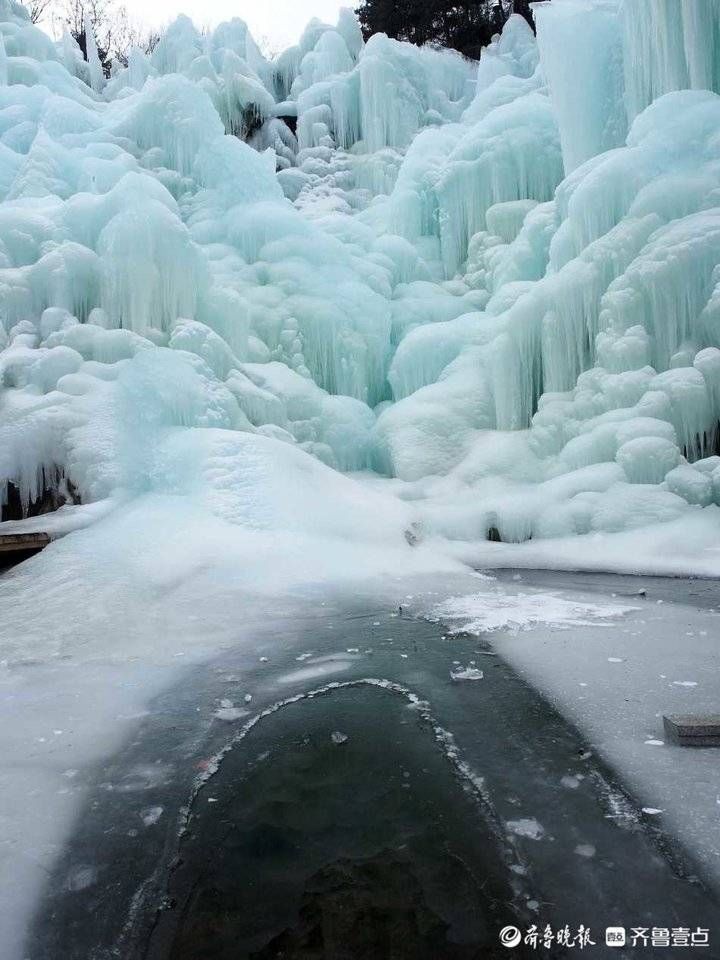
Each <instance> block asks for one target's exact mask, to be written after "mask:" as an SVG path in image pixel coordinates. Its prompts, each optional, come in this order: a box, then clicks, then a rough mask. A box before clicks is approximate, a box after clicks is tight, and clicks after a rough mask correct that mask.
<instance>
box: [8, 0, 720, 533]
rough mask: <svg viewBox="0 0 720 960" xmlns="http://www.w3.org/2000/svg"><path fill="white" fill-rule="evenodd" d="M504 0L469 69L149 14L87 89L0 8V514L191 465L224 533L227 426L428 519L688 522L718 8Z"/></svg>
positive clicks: (714, 178) (117, 489)
mask: <svg viewBox="0 0 720 960" xmlns="http://www.w3.org/2000/svg"><path fill="white" fill-rule="evenodd" d="M536 17H537V23H538V38H537V42H536V39H535V37H534V36H533V35H532V32H531V31H530V29H529V27H528V26H527V24H526V23H525V21H523V20H522V19H521V18H519V17H512V18H511V19H510V21H509V22H508V24H507V26H506V28H505V30H504V32H503V34H502V36H501V37H497V38H495V39H494V40H493V43H492V44H491V45H490V47H488V48H487V49H486V50H485V51H484V53H483V55H482V57H481V60H480V62H479V64H474V63H472V62H470V61H467V60H465V59H463V58H462V57H460V56H459V55H458V54H456V53H454V52H452V51H440V50H435V49H430V48H427V49H418V48H415V47H413V46H410V45H408V44H404V43H399V42H396V41H393V40H390V39H388V38H387V37H385V36H383V35H378V36H375V37H372V38H371V39H370V40H369V41H368V42H367V43H363V39H362V36H361V33H360V30H359V27H358V24H357V22H356V20H355V18H354V15H353V14H352V13H351V12H350V11H343V12H342V14H341V16H340V19H339V22H338V24H337V25H336V26H335V27H332V26H328V25H325V24H322V23H320V22H319V21H312V22H311V23H310V24H309V25H308V27H307V29H306V31H305V33H304V34H303V36H302V38H301V40H300V42H299V44H298V45H297V46H296V47H292V48H291V49H289V50H287V51H285V52H284V53H283V54H281V55H280V56H279V57H277V58H276V59H275V60H272V61H269V60H267V59H266V58H265V57H264V56H263V55H262V54H261V52H260V51H259V49H258V47H257V46H256V44H255V43H254V41H253V39H252V37H251V36H250V34H249V32H248V30H247V27H246V26H245V24H244V23H243V22H241V21H240V20H232V21H230V22H229V23H224V24H222V25H220V26H219V27H218V28H217V29H216V30H214V31H212V32H210V33H206V34H201V33H200V32H198V31H197V30H196V28H195V27H194V26H193V24H192V23H191V22H190V21H189V20H188V19H187V18H185V17H180V18H179V19H178V20H176V21H175V23H174V24H173V25H172V26H171V27H170V28H169V29H168V30H167V31H166V32H165V34H164V35H163V37H162V39H161V41H160V43H159V44H158V45H157V47H156V48H155V50H154V51H153V52H152V54H150V55H146V54H144V53H143V52H142V51H140V50H132V51H131V53H130V56H129V62H128V66H127V67H126V68H120V67H114V68H113V70H112V73H111V76H110V77H109V78H106V77H105V76H104V75H103V72H102V69H101V66H100V61H99V58H98V56H97V49H96V46H95V44H94V40H93V39H92V31H91V30H89V31H88V34H89V42H88V60H87V61H86V60H84V59H83V57H82V54H81V52H80V50H79V48H78V47H77V45H76V44H75V42H74V41H73V40H72V39H71V38H69V37H67V36H66V37H65V38H64V39H63V40H62V41H61V42H59V43H55V42H53V41H51V40H50V39H49V38H48V37H47V36H46V35H45V34H44V33H43V32H42V31H40V30H39V29H37V28H36V27H34V26H33V25H32V24H31V22H30V20H29V17H28V15H27V13H26V11H25V9H24V8H23V7H22V6H21V5H19V4H17V3H15V2H13V0H0V349H1V352H0V502H2V503H3V504H5V505H6V510H5V516H6V517H7V516H10V515H11V510H10V507H11V506H12V503H13V501H17V503H19V505H20V509H21V510H24V511H27V510H28V509H30V510H33V509H36V508H37V504H38V503H39V502H40V501H42V499H43V497H44V496H46V495H47V493H48V491H49V490H50V489H52V491H53V496H54V497H55V499H56V500H57V499H58V498H60V499H63V498H65V499H75V500H82V501H84V502H87V501H93V500H99V499H103V498H107V497H112V496H118V495H133V494H136V493H138V492H144V491H158V492H172V493H178V492H182V491H186V490H189V489H190V488H193V489H195V488H196V487H197V479H196V480H192V479H191V477H192V476H195V477H196V476H197V471H198V470H200V472H201V473H202V474H203V476H204V478H205V479H204V481H203V482H204V483H205V484H206V485H209V487H211V488H214V489H215V491H216V494H217V496H216V500H215V501H213V502H216V503H217V504H221V505H222V504H226V503H227V502H229V501H228V497H229V498H230V500H231V501H232V503H233V504H234V507H233V510H232V511H231V512H232V514H233V517H234V518H235V519H236V520H237V522H243V523H244V522H250V521H249V520H248V516H249V515H250V513H251V512H252V511H251V508H250V506H247V509H245V508H244V507H243V506H242V502H244V501H243V498H245V501H246V503H247V504H252V503H255V502H258V497H257V495H256V493H254V492H253V490H252V489H251V487H252V481H251V480H249V479H248V477H252V476H253V473H252V470H246V471H244V472H243V471H240V470H239V468H238V466H237V464H238V462H239V461H242V459H243V458H244V457H250V458H252V457H253V456H254V455H255V452H256V450H257V449H259V448H257V446H253V445H252V444H249V443H248V442H245V441H242V440H240V439H238V440H237V441H235V440H233V441H231V440H230V439H229V437H230V434H229V433H228V432H231V433H240V434H246V435H247V434H256V435H260V436H261V437H262V438H263V439H262V441H258V442H260V443H261V447H262V450H263V451H264V452H263V456H268V457H270V458H272V457H277V464H278V469H285V467H284V466H282V465H285V464H290V463H292V468H291V469H292V470H296V471H298V480H297V482H298V483H299V484H303V483H311V482H316V481H313V480H312V478H313V477H315V476H316V469H317V466H318V465H317V464H313V463H312V461H309V460H308V463H309V464H311V465H312V469H310V468H309V467H308V469H307V470H305V471H304V472H303V468H302V463H303V459H302V458H303V457H304V458H308V457H315V458H317V459H319V460H321V461H324V463H325V464H326V465H327V466H329V467H332V468H334V469H337V470H340V471H346V472H349V471H367V470H370V469H373V470H375V471H376V472H377V473H379V474H381V475H385V476H390V477H393V478H395V480H394V481H393V482H392V483H391V484H389V485H388V487H389V489H391V490H393V491H395V492H399V493H400V495H401V497H402V498H403V499H406V500H407V501H408V502H410V503H411V504H412V509H413V511H414V512H415V514H416V516H417V517H419V518H421V519H422V520H423V521H424V525H425V528H426V530H427V531H429V532H430V533H432V534H437V535H440V536H445V537H450V538H460V539H474V538H487V537H488V536H490V537H492V538H500V539H503V540H512V541H522V540H527V539H530V538H539V537H559V536H567V535H571V534H584V533H590V532H593V531H617V530H623V529H627V528H631V527H636V526H644V525H648V524H652V523H656V522H661V521H664V520H668V519H675V518H677V517H679V516H681V515H683V514H684V513H685V512H686V511H691V510H698V509H700V508H705V507H709V508H710V510H711V511H714V510H715V509H716V508H715V506H713V505H716V504H720V456H718V419H719V417H720V349H718V348H720V135H719V134H718V131H719V130H720V97H719V96H718V95H717V91H720V0H552V2H551V3H543V4H537V5H536ZM178 431H181V432H182V431H185V433H184V434H183V437H184V439H179V438H178V436H177V434H178ZM218 431H222V433H218ZM246 439H247V438H246ZM288 444H290V445H292V446H294V447H296V448H298V450H297V452H296V453H294V454H293V458H292V460H288V459H287V456H286V453H287V451H285V453H283V450H284V447H283V445H288ZM180 450H182V456H180V454H179V453H178V451H180ZM193 450H194V451H195V453H194V454H193V452H192V451H193ZM230 450H232V454H230V453H228V452H227V451H230ZM221 451H225V453H222V452H221ZM273 451H275V452H274V453H273ZM223 456H226V458H227V457H229V458H230V460H231V461H232V466H228V463H227V462H225V465H224V466H221V465H220V464H221V461H223ZM203 464H204V465H205V466H204V467H203ZM288 469H290V468H288ZM203 471H204V472H203ZM258 482H260V481H258ZM378 482H379V481H378ZM193 485H194V486H193ZM218 511H219V512H220V513H221V514H223V515H224V512H225V513H226V512H227V510H226V509H225V507H222V506H218ZM223 511H224V512H223ZM401 513H402V514H403V518H405V511H404V510H403V511H401ZM238 518H241V519H238ZM256 519H257V518H256ZM403 522H405V519H404V520H403Z"/></svg>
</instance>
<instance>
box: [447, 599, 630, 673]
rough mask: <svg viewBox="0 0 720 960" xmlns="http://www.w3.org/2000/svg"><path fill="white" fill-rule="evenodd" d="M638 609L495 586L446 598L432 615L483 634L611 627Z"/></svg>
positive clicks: (457, 627)
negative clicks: (542, 627) (542, 626)
mask: <svg viewBox="0 0 720 960" xmlns="http://www.w3.org/2000/svg"><path fill="white" fill-rule="evenodd" d="M637 609H638V608H637V607H630V606H626V605H622V604H613V603H608V602H603V603H590V602H588V601H587V600H586V599H583V600H572V599H567V598H565V597H560V596H557V595H555V594H551V593H545V592H538V593H529V592H527V591H525V592H523V593H507V592H506V590H505V589H504V588H502V587H496V588H495V589H494V590H484V591H482V592H481V593H475V594H471V595H469V596H458V597H450V598H449V599H447V600H443V602H442V603H439V604H437V605H436V606H435V607H434V608H433V609H432V615H433V616H435V617H437V618H438V619H441V620H443V621H444V622H448V623H449V624H450V627H451V631H452V632H453V633H465V632H466V633H477V634H482V633H489V632H491V631H497V630H502V629H509V630H529V629H531V628H533V627H535V626H537V625H538V624H551V625H552V626H554V627H558V628H563V629H569V628H570V627H577V626H586V625H588V624H591V623H598V624H604V625H605V626H609V621H610V620H612V619H614V618H617V617H621V616H622V615H623V614H626V613H629V612H630V611H632V610H637ZM608 659H612V658H608ZM454 679H459V677H455V678H454Z"/></svg>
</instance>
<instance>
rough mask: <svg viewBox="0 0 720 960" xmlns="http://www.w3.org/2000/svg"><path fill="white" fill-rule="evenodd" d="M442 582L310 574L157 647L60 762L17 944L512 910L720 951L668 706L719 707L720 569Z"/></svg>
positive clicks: (687, 762)
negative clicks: (695, 573)
mask: <svg viewBox="0 0 720 960" xmlns="http://www.w3.org/2000/svg"><path fill="white" fill-rule="evenodd" d="M429 584H430V581H429V580H426V581H425V582H424V583H422V584H420V589H417V590H416V592H412V590H409V591H408V592H407V593H404V592H403V593H400V592H396V594H395V597H394V599H393V600H392V601H391V600H390V599H389V596H390V593H391V592H392V591H391V590H390V589H389V588H388V590H387V593H386V596H385V597H384V598H383V599H382V600H380V601H376V603H375V605H373V603H372V602H371V601H370V600H369V599H368V597H367V596H364V595H362V593H358V595H357V596H356V597H355V598H350V597H348V596H344V597H342V598H340V597H337V598H335V599H333V600H330V599H328V600H326V601H321V600H317V602H312V603H311V602H309V601H308V602H307V603H306V607H305V613H304V615H302V614H299V613H298V610H297V609H296V610H295V611H294V612H293V614H292V616H287V617H284V616H283V615H282V612H280V611H279V612H278V617H277V619H276V620H274V621H273V622H271V623H267V622H266V623H265V624H264V625H257V626H255V625H253V627H252V630H249V629H248V628H245V637H244V640H243V643H242V644H241V645H240V646H238V647H232V646H231V647H228V648H227V649H225V650H224V651H223V652H221V653H219V654H217V655H215V656H214V657H211V658H209V659H207V660H206V661H204V662H197V663H193V664H192V665H190V666H188V667H185V668H183V669H182V670H180V671H178V672H174V673H173V674H172V675H170V674H167V676H166V679H167V677H168V676H172V684H171V685H168V684H165V689H164V690H163V691H162V692H160V693H159V694H155V695H153V698H152V700H151V702H149V703H148V704H147V705H146V709H145V710H144V711H139V712H138V715H137V716H136V718H135V719H134V720H133V721H132V722H131V723H130V724H129V726H128V728H127V729H128V733H127V736H126V738H125V740H124V742H122V743H118V744H117V745H116V746H115V747H114V748H113V749H112V750H110V751H109V752H108V754H107V755H104V756H102V757H96V758H95V759H94V760H93V762H91V763H90V764H88V765H86V766H84V767H82V768H80V769H77V770H75V771H74V772H73V773H72V775H70V774H67V777H66V782H67V783H69V784H71V785H72V787H71V791H74V792H75V798H76V805H75V813H74V817H75V819H74V823H73V822H72V821H70V822H69V824H68V830H67V835H66V837H65V841H64V843H62V844H61V845H59V846H57V848H56V856H55V857H54V858H52V859H48V861H47V873H46V874H45V882H44V885H43V886H44V889H43V892H42V894H41V896H39V897H36V898H35V905H34V920H33V921H32V922H31V924H30V927H31V935H30V937H29V940H28V941H27V943H26V946H25V954H24V955H25V956H27V957H29V958H31V960H57V958H58V957H62V958H63V960H73V958H77V960H90V958H95V957H97V958H105V957H111V956H121V957H123V958H124V960H131V958H136V957H137V958H140V957H142V958H150V960H160V958H169V960H190V958H193V960H194V958H196V957H200V956H202V957H203V958H225V957H233V958H239V957H255V958H262V960H265V958H270V957H279V956H283V957H303V958H306V957H325V956H328V957H330V956H332V957H333V958H335V957H341V956H342V957H344V956H346V955H347V956H348V957H354V958H356V957H373V958H376V957H380V956H385V953H383V952H382V950H381V948H380V944H382V945H383V948H382V949H389V946H388V944H393V943H394V944H395V948H394V949H396V953H393V954H392V955H393V956H396V955H397V956H398V957H408V958H411V957H412V958H424V957H427V958H428V960H430V958H433V960H438V958H443V957H447V958H466V957H467V958H470V957H478V956H482V957H493V956H501V955H503V954H504V955H507V953H506V951H504V948H500V947H499V945H498V932H499V930H500V928H501V927H502V926H504V925H505V924H510V923H516V924H517V925H518V926H519V927H521V928H523V929H525V928H527V927H528V926H529V925H530V924H532V923H536V924H537V925H538V926H540V927H541V928H542V927H544V926H545V924H548V923H549V924H552V925H553V927H554V928H560V927H562V926H563V925H564V924H566V923H567V924H569V926H570V927H571V929H575V930H576V929H577V928H578V926H579V925H580V924H584V925H585V926H586V927H590V928H591V930H593V931H594V934H597V935H598V936H595V935H593V939H595V940H598V937H600V938H601V939H600V940H598V942H602V943H604V928H605V926H607V925H614V924H615V925H624V926H627V927H628V928H630V927H631V926H646V927H652V926H658V927H692V928H693V929H695V928H696V927H698V926H699V927H704V928H710V931H711V943H710V949H709V950H707V951H704V952H703V955H704V956H712V957H718V956H720V939H718V938H719V937H720V909H719V908H718V903H717V897H716V891H717V883H718V879H719V878H720V842H719V838H718V830H717V818H718V812H719V811H720V805H719V803H718V800H719V798H720V778H719V777H718V772H717V751H716V750H713V749H709V750H697V751H692V750H688V749H686V748H680V747H675V746H672V745H670V744H667V743H664V742H663V734H662V720H661V716H660V714H661V713H662V712H678V711H682V712H689V711H697V712H701V711H710V710H713V709H717V704H718V702H719V700H720V678H719V676H718V671H717V666H716V664H717V654H716V644H717V637H718V617H720V613H719V612H718V609H719V607H720V590H719V589H718V585H717V584H716V583H714V582H710V581H699V580H698V581H685V580H661V579H657V578H647V579H644V578H623V577H614V576H602V575H595V574H585V575H579V574H577V575H573V574H554V573H535V572H528V571H523V572H522V573H514V572H512V571H509V572H504V573H499V574H496V575H495V577H494V578H493V579H491V578H487V579H485V578H483V579H476V580H472V579H471V578H465V579H464V580H462V581H456V583H455V586H456V587H461V589H459V590H458V592H457V593H456V594H455V597H454V599H451V600H448V586H449V585H448V583H447V582H444V583H442V584H441V585H440V584H438V583H436V584H434V585H432V584H430V585H429ZM416 586H417V585H416ZM438 586H441V589H435V587H438ZM401 607H402V609H400V608H401ZM441 616H442V620H441V619H440V617H441ZM433 617H435V618H437V619H433ZM465 628H470V629H472V631H474V632H465ZM453 631H461V632H453ZM250 633H252V634H253V636H254V637H255V642H254V643H253V642H250V641H249V639H248V634H250ZM147 666H148V669H152V664H147ZM26 669H29V668H26ZM125 672H126V674H127V678H126V682H127V683H128V684H129V685H130V686H132V681H131V680H130V679H129V676H130V674H129V673H128V668H127V667H126V668H125ZM538 691H542V692H543V694H541V693H539V692H538ZM51 695H52V694H51V693H50V691H48V690H46V691H45V696H46V697H50V696H51ZM14 704H15V705H14V707H13V699H12V698H10V699H8V698H5V701H4V708H3V709H4V711H6V716H5V717H3V724H2V728H3V730H5V731H7V728H8V726H13V721H14V723H15V725H17V721H18V720H19V719H20V711H21V710H22V708H23V704H22V703H21V702H20V701H19V700H18V699H17V698H16V699H15V701H14ZM13 709H14V710H15V713H14V715H13ZM3 736H7V733H4V734H3ZM53 765H54V767H55V768H56V769H62V768H63V761H62V750H61V749H60V748H59V747H56V750H55V754H54V759H53ZM49 776H50V774H48V777H49ZM65 796H66V794H63V795H62V796H59V797H58V800H57V803H58V804H61V803H62V802H63V801H64V799H65ZM46 800H47V798H46ZM50 802H51V803H52V802H54V801H50ZM7 823H8V820H7V819H4V820H3V824H4V825H5V824H7ZM23 844H24V845H25V851H28V850H29V848H30V847H31V846H32V843H31V842H30V841H29V838H27V837H25V838H18V837H16V838H15V839H14V841H13V839H12V838H8V839H6V840H5V843H4V845H3V846H4V849H14V850H15V857H16V859H17V856H18V853H19V855H20V859H21V860H22V855H23V850H22V845H23ZM159 908H161V909H159ZM713 935H714V936H715V940H716V943H715V944H713V940H712V937H713ZM373 938H376V940H377V942H375V940H374V939H373ZM340 944H344V946H343V947H342V950H341V949H340ZM501 950H502V953H501V952H499V951H501ZM113 951H114V952H113ZM313 951H314V952H313ZM343 951H346V952H343ZM347 951H349V952H347ZM531 952H532V951H529V953H531ZM565 952H566V953H572V952H574V951H572V950H568V951H565ZM593 952H594V954H595V955H596V956H597V955H603V954H604V953H605V952H607V953H608V955H610V956H622V955H623V953H624V952H623V951H620V950H617V949H610V948H605V947H604V946H598V947H597V948H596V949H595V950H594V951H593ZM520 953H522V950H521V951H520ZM390 955H391V954H388V956H390ZM516 955H518V953H517V952H516ZM547 955H549V956H552V955H554V954H553V953H552V952H548V953H547ZM557 955H558V956H563V955H565V953H564V952H563V950H562V948H558V952H557Z"/></svg>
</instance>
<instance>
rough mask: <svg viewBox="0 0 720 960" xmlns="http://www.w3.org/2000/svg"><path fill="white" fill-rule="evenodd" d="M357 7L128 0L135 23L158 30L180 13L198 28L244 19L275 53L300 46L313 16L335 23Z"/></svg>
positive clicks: (245, 0) (336, 2) (295, 0)
mask: <svg viewBox="0 0 720 960" xmlns="http://www.w3.org/2000/svg"><path fill="white" fill-rule="evenodd" d="M357 5H358V3H357V0H344V2H343V0H150V2H148V0H124V6H125V7H126V8H127V11H128V13H129V14H130V16H131V17H132V19H133V20H137V21H141V22H142V23H145V24H147V25H148V26H154V27H158V26H163V25H164V24H166V23H168V22H169V21H170V20H173V19H174V18H175V17H176V16H177V15H178V14H180V13H185V14H187V16H188V17H190V18H191V19H192V20H193V21H194V22H195V24H196V25H197V26H198V27H204V26H214V25H216V24H218V23H220V22H221V21H223V20H229V19H230V18H231V17H240V18H241V19H242V20H244V21H245V22H246V23H247V25H248V26H249V27H250V32H251V33H252V35H253V36H254V37H255V39H256V40H257V41H258V43H259V44H260V46H261V47H262V48H263V51H264V52H265V51H267V50H268V49H269V50H270V51H271V52H273V53H278V52H280V51H281V50H284V49H285V47H289V46H291V45H292V44H294V43H297V41H298V40H299V39H300V34H301V33H302V31H303V29H304V27H305V25H306V23H307V22H308V20H310V19H311V18H312V17H318V18H319V19H320V20H323V21H325V22H326V23H333V24H334V23H335V21H336V20H337V15H338V11H339V10H340V8H341V7H348V6H350V7H353V6H357Z"/></svg>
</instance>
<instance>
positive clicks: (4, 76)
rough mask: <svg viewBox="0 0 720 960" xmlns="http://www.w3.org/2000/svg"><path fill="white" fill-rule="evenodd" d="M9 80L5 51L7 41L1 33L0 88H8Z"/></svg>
mask: <svg viewBox="0 0 720 960" xmlns="http://www.w3.org/2000/svg"><path fill="white" fill-rule="evenodd" d="M9 82H10V81H9V79H8V58H7V52H6V50H5V41H4V39H3V35H2V33H0V86H7V84H8V83H9Z"/></svg>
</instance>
